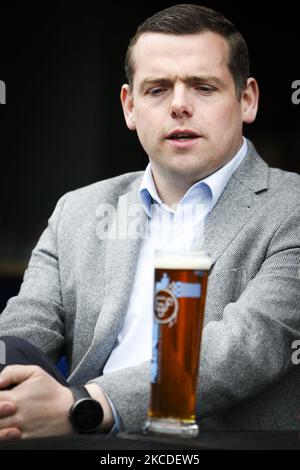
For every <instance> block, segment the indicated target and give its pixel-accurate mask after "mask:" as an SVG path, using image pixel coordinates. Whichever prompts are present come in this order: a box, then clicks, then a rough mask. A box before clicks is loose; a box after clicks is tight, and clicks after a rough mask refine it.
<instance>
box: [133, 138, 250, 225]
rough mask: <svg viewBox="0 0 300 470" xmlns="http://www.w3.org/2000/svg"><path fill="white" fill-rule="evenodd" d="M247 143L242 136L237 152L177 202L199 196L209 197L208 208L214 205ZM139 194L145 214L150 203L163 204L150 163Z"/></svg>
mask: <svg viewBox="0 0 300 470" xmlns="http://www.w3.org/2000/svg"><path fill="white" fill-rule="evenodd" d="M247 149H248V144H247V140H246V139H245V138H244V137H243V144H242V146H241V148H240V149H239V151H238V152H237V154H236V155H235V156H234V157H233V158H232V159H231V160H230V161H229V162H228V163H227V164H226V165H224V166H223V167H222V168H220V169H219V170H217V171H216V172H215V173H213V174H211V175H209V176H207V177H206V178H204V179H203V180H201V181H197V183H195V184H193V186H191V187H190V188H189V190H188V191H187V192H186V193H185V195H184V196H183V197H182V198H181V200H180V201H179V204H184V203H186V202H187V201H188V202H189V203H190V202H191V201H192V200H198V201H199V197H201V195H202V197H203V196H204V197H206V198H207V199H210V209H209V211H211V210H212V209H213V207H214V206H215V205H216V203H217V201H218V199H219V197H220V196H221V194H222V192H223V191H224V189H225V186H226V185H227V183H228V181H229V179H230V177H231V176H232V174H233V173H234V172H235V170H236V169H237V168H238V166H239V165H240V164H241V162H242V161H243V159H244V158H245V156H246V154H247ZM139 196H140V200H141V203H142V206H143V207H144V209H145V211H146V213H147V215H148V216H149V217H151V204H153V203H154V204H158V205H159V206H162V207H165V208H166V209H168V210H170V208H168V207H167V206H165V205H164V204H163V202H162V200H161V198H160V197H159V195H158V193H157V189H156V186H155V183H154V180H153V176H152V171H151V164H150V163H149V164H148V165H147V168H146V170H145V172H144V175H143V179H142V182H141V185H140V189H139Z"/></svg>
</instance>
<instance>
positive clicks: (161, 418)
mask: <svg viewBox="0 0 300 470" xmlns="http://www.w3.org/2000/svg"><path fill="white" fill-rule="evenodd" d="M154 265H155V266H154V267H155V287H154V290H155V292H154V321H153V344H152V364H151V365H152V369H151V396H150V406H149V409H148V419H147V421H146V425H145V428H144V430H145V432H149V433H154V434H173V435H179V436H183V437H195V436H196V435H197V434H198V426H197V424H196V391H197V379H198V369H199V355H200V346H201V335H202V325H203V317H204V308H205V297H206V286H207V278H208V272H209V269H210V266H211V260H210V258H209V256H208V255H207V254H206V253H204V252H203V251H202V252H200V251H196V252H192V251H189V252H182V253H170V252H167V251H156V252H155V261H154Z"/></svg>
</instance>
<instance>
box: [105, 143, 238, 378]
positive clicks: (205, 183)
mask: <svg viewBox="0 0 300 470" xmlns="http://www.w3.org/2000/svg"><path fill="white" fill-rule="evenodd" d="M246 153H247V141H246V139H245V138H244V139H243V144H242V147H241V148H240V150H239V151H238V153H237V154H236V155H235V157H234V158H233V159H232V160H230V162H229V163H227V164H226V165H225V166H223V167H222V168H220V169H219V170H218V171H216V172H215V173H213V174H212V175H210V176H208V177H207V178H204V179H203V180H201V181H199V182H197V183H195V184H194V185H193V186H192V187H191V188H190V189H189V190H188V191H187V192H186V194H185V195H184V196H183V198H182V199H181V200H180V201H179V203H178V204H177V206H176V208H175V209H172V208H169V207H168V206H166V205H165V204H163V202H162V201H161V199H160V197H159V195H158V193H157V190H156V187H155V183H154V180H153V177H152V172H151V165H150V163H149V165H148V166H147V168H146V170H145V173H144V176H143V179H142V183H141V186H140V189H139V194H140V200H141V203H142V206H143V208H144V210H145V212H146V214H147V216H148V236H147V237H146V238H144V239H143V240H142V245H141V250H140V254H139V258H138V262H137V268H136V272H135V278H134V284H133V289H132V293H131V297H130V301H129V305H128V310H127V313H126V316H125V319H124V323H123V326H122V329H121V331H120V333H119V335H118V337H117V341H116V344H115V347H114V349H113V351H112V353H111V355H110V357H109V358H108V361H107V363H106V365H105V367H104V370H103V373H104V374H107V373H109V372H113V371H115V370H119V369H123V368H126V367H130V366H135V365H138V364H140V363H141V362H143V361H147V360H150V359H151V355H152V321H153V320H152V317H153V294H154V268H153V262H154V259H153V256H154V250H155V248H162V247H164V246H167V247H170V246H172V244H174V245H175V246H176V248H178V249H180V248H186V247H190V246H199V247H201V246H203V242H204V240H203V228H204V224H205V222H206V220H207V217H209V214H210V212H211V211H212V209H213V207H214V206H215V204H216V203H217V201H218V199H219V197H220V196H221V194H222V192H223V191H224V189H225V186H226V184H227V183H228V180H229V178H230V177H231V176H232V174H233V173H234V171H235V170H236V169H237V167H238V166H239V165H240V163H241V162H242V160H243V159H244V157H245V155H246ZM204 247H205V245H204Z"/></svg>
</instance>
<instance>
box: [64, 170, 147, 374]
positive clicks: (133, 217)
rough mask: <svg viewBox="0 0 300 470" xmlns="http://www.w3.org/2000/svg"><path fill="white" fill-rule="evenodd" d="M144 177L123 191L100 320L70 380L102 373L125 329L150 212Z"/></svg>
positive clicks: (109, 247) (109, 244)
mask: <svg viewBox="0 0 300 470" xmlns="http://www.w3.org/2000/svg"><path fill="white" fill-rule="evenodd" d="M140 182H141V179H140V178H139V179H138V180H137V181H135V182H134V183H133V185H132V187H131V190H130V191H129V192H127V193H125V194H124V195H121V196H120V198H119V201H118V205H117V208H116V211H115V213H114V215H113V217H112V218H111V219H110V223H109V226H110V234H109V236H108V238H107V240H106V246H105V268H104V269H105V273H104V279H105V281H104V282H105V286H104V292H105V294H104V302H103V305H102V308H101V312H100V314H99V318H98V321H97V324H96V328H95V333H94V337H93V341H92V344H91V346H90V348H89V350H88V351H87V353H86V354H85V356H84V358H83V359H82V360H81V362H80V363H79V365H78V366H77V367H76V369H75V370H74V371H73V373H72V375H71V377H70V382H72V379H73V378H74V376H76V382H80V381H81V382H84V381H85V380H88V379H90V378H91V374H92V371H94V374H92V376H93V375H94V376H95V377H96V376H98V375H100V373H101V368H102V367H103V364H105V362H106V360H107V357H108V356H109V354H110V352H111V350H112V349H113V347H114V344H115V342H116V339H117V336H118V334H119V332H120V330H121V327H122V324H123V320H124V318H125V315H126V312H127V307H128V304H129V300H130V295H131V290H132V287H133V281H134V274H135V269H136V264H137V260H138V255H139V251H140V246H141V241H142V236H141V235H142V232H143V230H144V228H145V224H146V214H145V211H144V209H143V207H142V206H141V204H140V201H139V198H138V188H139V185H140Z"/></svg>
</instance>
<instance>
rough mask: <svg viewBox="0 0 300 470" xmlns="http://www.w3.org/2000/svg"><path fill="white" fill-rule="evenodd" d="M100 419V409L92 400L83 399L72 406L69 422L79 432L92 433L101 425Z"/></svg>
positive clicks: (101, 415)
mask: <svg viewBox="0 0 300 470" xmlns="http://www.w3.org/2000/svg"><path fill="white" fill-rule="evenodd" d="M102 419H103V410H102V407H101V405H100V403H98V402H97V401H96V400H93V399H92V398H83V399H82V400H79V401H77V402H76V403H75V404H74V405H73V408H72V411H71V421H72V424H73V426H74V427H75V428H76V429H77V431H79V432H91V431H94V430H95V429H96V428H97V427H98V426H99V425H100V424H101V422H102Z"/></svg>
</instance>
